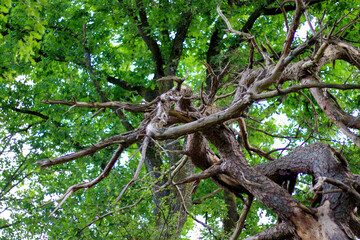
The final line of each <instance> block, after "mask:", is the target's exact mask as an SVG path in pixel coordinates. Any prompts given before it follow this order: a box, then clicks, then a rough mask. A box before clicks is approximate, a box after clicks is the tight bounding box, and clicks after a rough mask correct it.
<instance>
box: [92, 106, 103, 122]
mask: <svg viewBox="0 0 360 240" xmlns="http://www.w3.org/2000/svg"><path fill="white" fill-rule="evenodd" d="M104 110H105V108H100V109H99V110H97V111H96V112H95V113H94V114H93V115H91V117H90V118H91V119H92V118H94V117H96V116H97V115H98V114H99V113H101V112H102V111H104Z"/></svg>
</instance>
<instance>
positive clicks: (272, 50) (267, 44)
mask: <svg viewBox="0 0 360 240" xmlns="http://www.w3.org/2000/svg"><path fill="white" fill-rule="evenodd" d="M264 37H265V44H266V46H268V48H269V49H270V51H271V53H272V54H273V56H274V58H275V60H279V55H278V54H277V52H276V51H275V50H274V49H273V48H272V47H271V45H270V43H269V40H268V39H267V37H266V34H264Z"/></svg>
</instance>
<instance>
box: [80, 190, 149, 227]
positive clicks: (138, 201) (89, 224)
mask: <svg viewBox="0 0 360 240" xmlns="http://www.w3.org/2000/svg"><path fill="white" fill-rule="evenodd" d="M142 200H143V198H142V197H141V198H139V200H137V201H136V203H134V204H132V205H129V206H125V207H122V208H120V209H117V210H116V211H110V212H107V213H105V214H103V215H101V216H98V217H96V218H95V220H93V221H92V222H90V223H88V224H86V225H85V226H84V227H82V228H81V229H79V231H78V233H81V232H82V231H84V230H85V229H86V228H88V227H90V226H91V225H93V224H94V223H96V222H97V221H99V220H101V219H103V218H105V217H107V216H110V215H112V214H114V213H115V212H121V211H124V210H126V209H128V208H133V207H135V206H136V205H138V204H139V203H140V202H141V201H142Z"/></svg>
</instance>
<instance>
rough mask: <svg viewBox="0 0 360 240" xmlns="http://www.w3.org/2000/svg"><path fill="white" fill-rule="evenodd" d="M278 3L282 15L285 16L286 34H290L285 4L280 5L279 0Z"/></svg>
mask: <svg viewBox="0 0 360 240" xmlns="http://www.w3.org/2000/svg"><path fill="white" fill-rule="evenodd" d="M276 3H277V4H278V5H279V7H280V9H281V12H282V14H283V16H284V22H285V27H286V32H289V21H288V19H287V16H286V11H285V9H284V4H280V3H279V1H278V0H276Z"/></svg>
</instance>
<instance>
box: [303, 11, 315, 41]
mask: <svg viewBox="0 0 360 240" xmlns="http://www.w3.org/2000/svg"><path fill="white" fill-rule="evenodd" d="M304 14H305V18H306V21H307V23H308V25H309V27H310V30H311V33H312V34H313V35H315V34H316V31H315V29H314V27H313V25H312V24H311V19H310V15H309V13H308V11H306V10H305V12H304Z"/></svg>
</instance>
